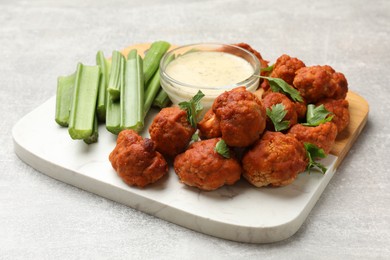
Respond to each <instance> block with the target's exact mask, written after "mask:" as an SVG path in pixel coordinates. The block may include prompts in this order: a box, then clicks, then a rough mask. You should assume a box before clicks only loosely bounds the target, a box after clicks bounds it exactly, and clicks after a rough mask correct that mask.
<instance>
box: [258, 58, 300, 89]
mask: <svg viewBox="0 0 390 260" xmlns="http://www.w3.org/2000/svg"><path fill="white" fill-rule="evenodd" d="M305 66H306V65H305V63H303V61H301V60H300V59H298V58H293V57H290V56H289V55H287V54H283V55H282V56H280V57H279V58H278V59H277V60H276V62H275V65H274V68H273V70H272V72H271V74H270V75H269V77H271V78H281V79H283V80H284V81H286V82H287V83H288V84H289V85H292V84H293V81H294V77H295V72H296V71H297V70H299V69H300V68H303V67H305ZM261 87H262V88H263V89H264V90H268V89H269V87H270V86H269V83H268V81H267V80H265V81H264V82H263V83H262V84H261Z"/></svg>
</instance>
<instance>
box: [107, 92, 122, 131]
mask: <svg viewBox="0 0 390 260" xmlns="http://www.w3.org/2000/svg"><path fill="white" fill-rule="evenodd" d="M110 95H111V94H110V93H107V105H106V129H107V130H108V131H109V132H111V133H113V134H115V135H117V134H119V132H120V131H121V127H120V124H121V106H120V101H113V100H112V98H111V97H110Z"/></svg>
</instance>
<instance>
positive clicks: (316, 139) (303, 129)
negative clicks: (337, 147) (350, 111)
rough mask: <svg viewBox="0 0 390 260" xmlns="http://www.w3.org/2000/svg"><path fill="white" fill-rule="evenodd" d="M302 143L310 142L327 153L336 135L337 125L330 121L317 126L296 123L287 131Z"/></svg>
mask: <svg viewBox="0 0 390 260" xmlns="http://www.w3.org/2000/svg"><path fill="white" fill-rule="evenodd" d="M288 133H289V134H292V135H294V136H295V138H297V139H298V140H299V141H301V142H302V143H312V144H314V145H316V146H317V147H318V148H321V149H323V150H324V152H325V154H329V152H330V150H331V149H332V146H333V144H334V142H335V140H336V136H337V126H336V125H335V124H334V123H332V122H327V123H324V124H320V125H319V126H304V125H301V124H296V125H294V126H293V127H291V128H290V130H289V131H288Z"/></svg>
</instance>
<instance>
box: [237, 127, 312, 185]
mask: <svg viewBox="0 0 390 260" xmlns="http://www.w3.org/2000/svg"><path fill="white" fill-rule="evenodd" d="M307 164H308V159H307V155H306V150H305V147H304V146H303V144H302V143H301V142H299V141H298V140H297V139H296V138H295V137H294V136H292V135H286V134H282V133H280V132H269V131H267V132H265V133H264V135H263V136H262V138H261V139H260V140H259V141H257V142H256V143H255V144H254V146H253V147H252V148H251V149H250V150H249V151H248V152H247V153H246V154H245V155H244V157H243V159H242V167H243V170H244V172H243V176H244V178H245V179H247V180H248V181H249V182H250V183H251V184H253V185H255V186H256V187H262V186H268V185H270V186H285V185H288V184H290V183H292V182H293V181H294V180H295V179H296V178H297V176H298V174H299V173H301V172H303V171H305V169H306V166H307Z"/></svg>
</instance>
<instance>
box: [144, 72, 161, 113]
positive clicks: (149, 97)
mask: <svg viewBox="0 0 390 260" xmlns="http://www.w3.org/2000/svg"><path fill="white" fill-rule="evenodd" d="M159 90H160V69H158V70H157V71H156V73H154V76H153V77H152V79H151V80H150V81H149V82H148V84H147V86H146V90H145V103H144V113H145V116H146V114H147V113H148V112H149V109H150V107H151V106H152V103H153V100H154V99H155V98H156V96H157V94H158V91H159Z"/></svg>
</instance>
